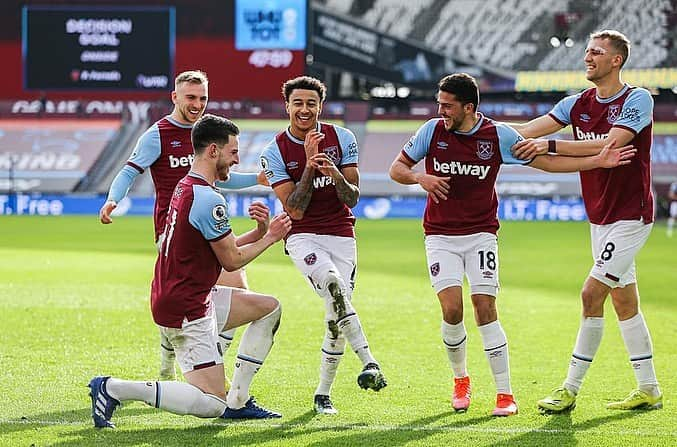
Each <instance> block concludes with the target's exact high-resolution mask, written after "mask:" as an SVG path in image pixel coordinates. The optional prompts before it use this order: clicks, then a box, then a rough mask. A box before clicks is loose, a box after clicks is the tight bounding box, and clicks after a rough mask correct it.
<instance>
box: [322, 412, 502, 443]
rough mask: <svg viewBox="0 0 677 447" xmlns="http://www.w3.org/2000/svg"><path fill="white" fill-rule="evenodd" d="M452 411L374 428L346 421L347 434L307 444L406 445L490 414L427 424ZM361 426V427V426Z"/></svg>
mask: <svg viewBox="0 0 677 447" xmlns="http://www.w3.org/2000/svg"><path fill="white" fill-rule="evenodd" d="M455 414H456V413H455V412H453V411H448V412H445V413H440V414H437V415H433V416H428V417H425V418H420V419H415V420H412V421H409V422H407V423H406V424H402V425H399V426H397V425H396V426H393V427H388V428H383V429H382V430H374V428H373V427H370V426H368V425H346V426H345V429H350V430H351V433H349V434H347V435H339V436H332V437H331V438H327V439H323V440H322V441H317V442H314V443H311V444H309V445H310V446H313V447H330V446H331V447H334V446H370V447H376V446H388V447H390V446H398V445H405V444H408V443H410V442H412V441H417V442H420V441H422V440H424V439H425V438H427V437H429V436H433V435H436V434H439V433H440V431H441V430H444V431H446V430H449V431H453V428H454V427H457V428H461V427H466V426H471V425H480V424H483V423H485V422H487V421H490V420H491V419H492V417H491V416H483V417H477V418H472V419H460V420H459V421H458V422H456V423H453V424H449V425H444V426H441V427H440V426H431V427H427V425H428V424H431V423H432V422H435V421H437V420H439V419H442V418H445V417H447V416H451V415H455ZM360 428H363V429H364V430H360Z"/></svg>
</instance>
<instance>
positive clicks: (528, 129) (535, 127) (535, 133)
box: [509, 115, 564, 138]
mask: <svg viewBox="0 0 677 447" xmlns="http://www.w3.org/2000/svg"><path fill="white" fill-rule="evenodd" d="M509 125H510V127H512V128H513V129H515V130H516V131H517V132H519V133H520V135H522V136H523V137H524V138H538V137H543V136H545V135H550V134H553V133H555V132H557V131H558V130H560V129H561V128H563V127H564V126H562V125H561V124H560V123H558V122H557V121H555V119H553V118H552V117H551V116H550V115H543V116H539V117H538V118H534V119H532V120H531V121H529V122H527V123H522V124H516V123H509Z"/></svg>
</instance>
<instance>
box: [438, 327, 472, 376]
mask: <svg viewBox="0 0 677 447" xmlns="http://www.w3.org/2000/svg"><path fill="white" fill-rule="evenodd" d="M466 339H467V334H466V332H465V325H464V324H463V321H461V322H460V323H458V324H449V323H447V322H446V321H444V320H442V341H443V342H444V346H445V348H447V357H449V363H451V369H452V370H453V371H454V377H456V378H461V377H465V376H467V375H468V371H467V369H466V345H467V342H466Z"/></svg>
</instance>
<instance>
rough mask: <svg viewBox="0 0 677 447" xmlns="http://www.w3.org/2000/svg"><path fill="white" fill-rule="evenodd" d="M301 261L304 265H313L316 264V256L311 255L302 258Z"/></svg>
mask: <svg viewBox="0 0 677 447" xmlns="http://www.w3.org/2000/svg"><path fill="white" fill-rule="evenodd" d="M303 261H304V262H305V263H306V265H313V264H315V263H316V262H317V255H316V254H315V253H311V254H309V255H308V256H306V257H305V258H303Z"/></svg>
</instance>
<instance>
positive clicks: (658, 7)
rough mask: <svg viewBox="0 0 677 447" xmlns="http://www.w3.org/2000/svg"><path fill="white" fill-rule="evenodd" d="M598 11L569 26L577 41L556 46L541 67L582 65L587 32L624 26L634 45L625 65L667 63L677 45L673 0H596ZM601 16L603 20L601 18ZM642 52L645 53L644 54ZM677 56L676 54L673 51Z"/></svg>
mask: <svg viewBox="0 0 677 447" xmlns="http://www.w3.org/2000/svg"><path fill="white" fill-rule="evenodd" d="M595 3H596V4H597V5H598V7H597V8H596V11H597V13H596V15H595V17H594V18H593V17H592V16H591V15H587V16H586V17H585V20H581V21H580V22H579V23H578V24H576V25H575V26H573V27H572V28H571V29H570V30H569V35H570V36H571V38H572V39H573V41H574V45H573V47H571V48H567V47H565V46H560V47H558V48H554V49H552V51H550V52H549V53H548V54H547V55H546V56H545V57H544V58H543V60H542V61H541V62H540V63H539V64H538V69H539V70H569V69H576V68H580V67H581V54H583V52H584V51H585V45H586V43H587V39H586V37H587V35H588V34H589V33H591V32H593V31H596V30H601V29H609V28H611V29H622V30H623V31H624V33H625V34H626V35H627V36H628V37H629V38H630V39H631V40H632V42H633V49H632V53H631V57H630V58H629V59H628V62H627V64H626V65H625V68H653V67H662V66H666V65H665V64H666V62H667V59H668V53H669V47H670V46H671V45H673V42H674V40H673V39H674V37H675V30H674V24H673V26H672V27H671V28H668V23H669V20H668V19H669V16H670V15H671V14H673V15H674V13H675V11H674V10H673V9H674V7H673V5H672V2H670V1H669V0H646V1H643V2H636V1H632V0H603V1H600V2H595ZM599 19H601V20H599ZM640 55H641V57H640ZM673 58H674V55H673Z"/></svg>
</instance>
